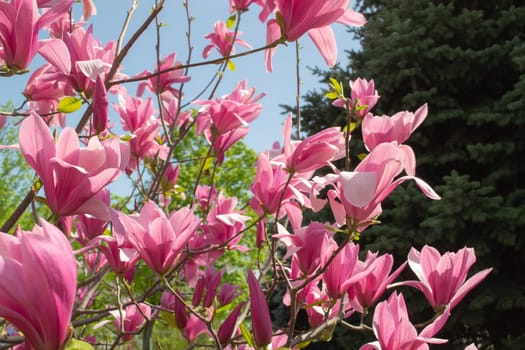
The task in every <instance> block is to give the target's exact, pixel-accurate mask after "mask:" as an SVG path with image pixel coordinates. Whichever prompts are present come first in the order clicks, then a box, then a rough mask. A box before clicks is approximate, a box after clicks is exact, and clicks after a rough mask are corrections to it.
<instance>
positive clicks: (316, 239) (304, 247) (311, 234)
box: [274, 221, 337, 276]
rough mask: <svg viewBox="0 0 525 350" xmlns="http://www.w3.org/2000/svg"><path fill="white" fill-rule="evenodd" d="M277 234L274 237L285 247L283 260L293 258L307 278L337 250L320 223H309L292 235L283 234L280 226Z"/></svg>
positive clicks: (335, 244) (330, 234)
mask: <svg viewBox="0 0 525 350" xmlns="http://www.w3.org/2000/svg"><path fill="white" fill-rule="evenodd" d="M279 232H280V233H279V234H277V235H274V237H275V238H279V239H280V240H281V241H282V242H283V243H284V245H286V256H285V258H289V257H290V256H293V260H294V261H295V262H296V263H297V266H298V267H299V269H300V270H301V272H302V273H303V274H304V275H307V276H308V275H310V274H313V273H314V272H315V271H317V269H319V268H320V267H322V266H324V265H325V264H326V262H327V260H328V258H330V255H331V254H332V252H333V251H334V250H335V249H336V248H337V243H336V242H335V241H334V239H333V237H332V236H333V234H332V233H330V232H329V231H328V230H327V229H326V227H325V225H324V224H322V223H320V222H315V221H314V222H311V223H310V224H309V225H308V226H305V227H301V228H300V229H297V230H295V232H294V234H288V233H284V232H285V230H284V228H282V226H281V227H280V229H279Z"/></svg>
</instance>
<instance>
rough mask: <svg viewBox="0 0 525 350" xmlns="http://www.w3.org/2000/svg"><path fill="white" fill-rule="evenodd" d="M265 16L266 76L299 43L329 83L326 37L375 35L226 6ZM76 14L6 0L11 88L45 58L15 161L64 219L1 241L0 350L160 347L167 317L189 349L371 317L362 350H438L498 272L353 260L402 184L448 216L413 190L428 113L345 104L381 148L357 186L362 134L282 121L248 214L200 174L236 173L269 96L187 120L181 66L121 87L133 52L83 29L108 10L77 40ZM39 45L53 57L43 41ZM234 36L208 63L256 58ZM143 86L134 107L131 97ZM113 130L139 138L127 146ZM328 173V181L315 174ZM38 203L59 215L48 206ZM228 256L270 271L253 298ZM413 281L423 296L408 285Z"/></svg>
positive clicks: (303, 336) (256, 278) (341, 99)
mask: <svg viewBox="0 0 525 350" xmlns="http://www.w3.org/2000/svg"><path fill="white" fill-rule="evenodd" d="M163 3H164V1H161V2H160V3H159V4H158V6H157V7H155V8H154V10H153V12H152V16H151V19H150V21H152V20H153V19H154V18H155V16H156V15H157V14H158V12H160V11H161V10H162V5H163ZM252 3H254V4H256V5H258V6H260V7H261V8H262V11H261V13H260V16H259V19H260V20H261V21H262V22H264V23H266V26H267V46H266V47H264V48H263V49H267V50H268V51H267V56H266V58H267V62H266V67H267V70H271V57H272V55H273V53H274V51H275V48H276V46H277V45H278V44H281V43H284V42H285V41H289V42H293V41H296V40H297V39H299V38H300V37H301V36H303V35H304V34H308V35H309V36H310V38H311V39H312V40H313V41H314V43H315V45H316V46H317V48H318V49H319V51H320V52H321V54H322V56H323V58H324V59H325V60H326V62H327V64H328V65H333V64H334V63H335V60H336V56H337V51H336V45H335V39H334V35H333V32H332V30H331V28H330V25H331V24H332V23H334V22H339V23H343V24H351V25H362V24H364V22H365V20H364V17H363V16H362V15H361V14H358V13H356V12H354V11H352V10H350V9H349V8H348V7H349V5H350V0H333V1H311V2H310V1H309V2H306V1H300V0H255V1H252V0H243V1H241V0H237V1H235V0H231V1H230V9H231V11H232V13H235V14H236V15H237V16H241V15H242V13H243V12H245V11H247V10H248V9H249V7H250V6H251V5H252ZM72 5H73V0H65V1H56V0H51V1H37V0H12V1H10V2H7V1H3V0H0V22H1V23H2V25H1V26H0V59H1V64H2V67H1V73H2V74H3V75H5V76H9V75H12V74H23V73H25V72H26V71H27V69H28V68H29V66H30V63H31V62H32V60H33V58H34V56H35V54H36V53H37V52H38V53H40V55H41V56H43V57H44V58H45V60H46V63H44V64H43V65H42V66H40V67H38V68H37V69H35V70H34V72H33V73H32V74H31V76H30V77H29V80H28V82H27V85H26V88H25V90H24V96H25V98H26V102H27V104H25V108H26V109H25V110H18V111H16V112H15V113H13V114H12V117H13V118H15V117H20V116H23V120H22V121H21V122H20V125H19V144H18V145H17V146H15V147H11V148H17V149H18V150H19V151H20V152H21V154H22V155H23V157H24V158H25V160H26V162H27V164H28V165H29V166H30V167H31V168H33V170H34V171H35V173H36V177H37V180H35V182H34V184H33V186H32V188H31V191H30V193H29V195H28V200H27V201H25V202H24V203H26V204H25V205H26V206H28V205H29V203H31V202H33V203H36V202H40V203H45V206H46V207H47V208H48V209H49V210H50V211H51V213H52V215H51V216H50V217H49V218H48V220H44V219H43V218H38V219H35V221H36V222H35V224H36V225H35V226H34V228H33V229H32V230H31V231H26V230H23V229H17V230H15V232H14V233H12V234H11V233H7V231H9V230H10V229H11V227H12V226H13V224H10V225H7V224H5V225H4V231H6V233H0V275H1V276H2V279H1V280H0V317H1V318H3V319H4V320H5V322H2V323H1V324H0V330H1V331H2V332H1V333H2V334H4V333H5V334H6V336H5V337H2V338H0V344H1V345H2V346H3V343H4V342H5V343H6V344H7V343H10V344H13V347H15V348H17V349H37V350H48V349H49V350H56V349H67V348H68V346H75V345H74V344H75V342H77V343H76V344H78V342H83V345H82V346H83V348H88V349H89V347H90V346H97V345H102V344H104V345H106V346H109V345H110V344H109V343H108V342H107V340H106V339H107V338H108V336H107V334H108V333H107V332H106V333H103V332H104V330H106V329H110V330H111V333H110V334H112V336H113V340H112V343H113V347H115V346H117V345H120V344H126V343H129V342H131V341H133V340H134V338H135V337H136V336H137V335H138V334H142V335H143V337H146V335H145V333H146V332H143V330H144V328H145V327H148V325H149V327H150V328H149V329H150V330H151V329H152V328H151V325H153V324H155V323H163V322H164V321H165V319H166V318H168V319H169V322H167V324H168V325H169V327H172V328H173V329H177V330H178V331H179V333H177V334H179V336H180V338H181V339H183V340H184V341H185V342H186V343H187V344H188V345H189V346H199V345H202V346H207V347H216V348H219V349H253V348H255V349H268V348H282V347H285V348H290V349H292V348H293V349H295V348H300V347H301V345H302V343H303V342H305V341H310V340H313V339H324V338H323V337H321V336H319V334H320V333H322V332H321V330H322V329H325V328H328V327H329V326H330V325H332V324H336V323H339V322H340V321H342V320H344V319H345V318H347V317H349V316H351V315H352V314H356V313H357V314H362V315H363V316H366V315H367V314H368V313H372V310H373V324H372V328H370V327H369V328H370V329H369V330H371V331H373V334H374V335H375V337H376V339H377V340H376V341H374V342H371V343H368V344H365V345H363V346H362V347H361V349H364V350H367V349H381V350H399V349H407V350H408V349H427V348H428V344H440V343H443V342H446V340H445V339H439V338H435V337H434V336H436V335H437V333H438V332H439V331H440V330H441V329H442V328H443V326H444V325H445V323H446V321H447V320H448V318H449V317H450V314H451V312H452V310H453V309H454V308H455V307H456V305H457V304H458V303H459V302H460V301H461V300H462V299H463V297H464V296H465V295H466V294H467V293H468V292H469V291H470V290H471V289H472V288H474V287H475V286H476V285H477V284H479V283H480V282H481V281H482V280H483V279H484V278H485V277H486V276H487V275H488V274H489V272H490V269H485V270H482V271H480V272H478V273H476V274H474V275H473V276H471V277H470V278H468V279H467V275H468V272H469V270H470V268H471V267H472V265H473V264H474V262H475V254H474V251H473V249H471V248H462V249H460V250H459V251H457V252H455V253H453V252H446V253H444V254H440V253H439V252H438V251H437V250H436V249H434V248H432V247H429V246H424V247H422V248H421V249H420V250H417V249H415V248H412V250H411V251H410V252H409V254H408V262H405V263H402V264H400V265H399V266H398V267H397V268H396V269H395V270H394V260H393V257H392V255H390V254H379V253H378V252H371V251H366V252H365V251H363V250H361V248H360V246H359V245H358V244H356V243H354V240H355V239H356V238H358V237H359V235H361V234H365V233H364V231H365V230H366V229H367V228H368V227H369V226H371V225H374V224H375V223H377V219H378V217H380V215H381V212H382V207H381V205H382V202H383V201H384V200H385V198H387V197H388V196H389V195H390V194H391V193H392V191H393V190H394V189H395V188H396V187H397V186H399V185H400V184H402V183H403V182H405V181H407V180H413V181H415V183H416V184H417V186H418V187H419V188H420V189H421V191H422V192H423V193H424V194H425V195H426V196H427V197H429V198H430V199H434V200H438V199H439V195H438V194H437V193H436V192H435V191H434V190H433V189H432V187H431V186H430V185H428V184H427V183H426V182H424V181H423V180H422V179H420V178H418V177H417V176H416V170H415V169H416V158H415V154H414V151H413V150H412V149H411V148H410V146H408V145H406V144H405V142H406V140H407V139H408V138H409V136H410V135H411V134H412V132H413V131H414V130H415V129H416V128H417V127H418V126H419V125H420V124H421V123H422V122H423V121H424V119H425V118H426V116H427V113H428V111H427V106H426V105H423V106H421V107H420V108H419V109H418V110H417V111H415V112H414V113H412V112H406V111H405V112H400V113H397V114H395V115H394V116H391V117H390V116H374V115H373V113H372V108H373V107H374V105H375V103H376V102H377V101H378V99H379V96H378V94H377V92H376V90H375V86H374V83H373V81H370V82H369V81H366V80H364V79H358V80H356V81H354V82H352V83H351V95H350V96H345V95H344V93H343V91H342V89H340V90H337V91H336V92H337V93H336V94H335V97H334V99H335V101H334V104H335V105H336V106H340V107H342V108H345V109H346V111H347V114H348V115H349V118H351V120H349V121H348V125H347V126H349V125H350V122H351V121H354V122H356V123H357V124H359V125H360V127H361V132H362V137H363V140H364V144H365V146H366V149H367V150H368V154H367V155H366V156H365V157H364V158H363V159H362V160H361V161H360V162H359V164H358V165H357V166H355V167H354V168H353V169H352V168H350V164H349V150H348V147H349V144H348V141H349V139H350V137H351V135H350V128H349V127H348V128H344V129H341V128H340V127H331V128H327V129H325V130H322V131H319V132H318V133H316V134H313V135H311V136H309V137H307V138H305V139H304V140H292V138H291V131H292V117H291V116H288V118H287V119H286V120H285V122H284V126H283V140H282V141H283V146H282V147H281V146H280V145H278V144H276V145H275V146H274V148H273V149H272V150H268V151H266V152H263V153H261V154H260V155H259V156H258V158H257V161H256V163H255V165H254V167H255V177H254V179H253V181H252V182H251V185H250V198H249V199H248V201H247V203H242V202H241V201H240V199H239V198H238V197H235V196H231V195H227V194H226V189H221V188H220V187H219V186H217V185H216V184H215V183H214V181H213V176H212V180H211V181H210V183H209V184H204V183H202V182H201V175H202V173H203V169H204V168H205V165H206V163H207V162H208V160H209V159H212V160H213V163H214V167H220V166H222V165H223V164H224V162H225V160H226V158H227V154H226V151H227V150H229V149H230V148H231V147H232V146H233V145H234V144H235V143H237V142H238V141H239V140H241V139H242V137H244V136H245V135H246V134H247V133H248V130H249V129H248V126H249V123H250V122H252V121H253V120H255V119H256V118H258V117H259V115H260V113H261V109H262V105H261V104H260V100H261V99H262V97H263V96H264V94H258V95H256V93H255V88H249V87H248V84H247V82H246V81H241V82H239V83H238V84H237V86H236V87H235V88H234V89H233V91H232V92H230V93H229V94H226V95H224V96H222V97H214V96H211V97H210V98H209V99H206V100H202V99H201V100H195V101H190V104H191V105H192V106H193V108H192V109H187V110H183V107H182V106H183V103H182V101H183V99H184V98H185V97H184V94H183V86H184V84H186V83H188V82H190V76H189V75H188V72H187V71H186V70H183V69H182V68H181V66H182V64H181V63H180V62H179V61H177V59H176V54H175V53H171V54H169V55H168V56H166V57H164V58H163V59H161V58H160V57H158V64H157V66H156V67H155V68H154V69H153V70H152V71H150V70H145V71H143V72H141V73H138V74H134V75H133V76H131V78H130V77H128V75H126V74H124V73H123V72H122V70H123V67H122V66H121V62H122V55H123V52H124V53H125V51H123V50H121V49H120V48H119V47H120V45H118V44H117V43H114V42H110V43H108V44H106V45H105V46H103V45H102V44H101V43H100V42H99V41H98V40H97V39H95V38H94V35H93V29H92V27H91V26H88V27H87V28H86V23H84V21H86V20H87V19H88V18H89V17H90V16H91V15H92V14H95V13H96V10H95V7H94V4H93V3H92V2H91V1H83V9H84V12H83V19H82V21H79V22H74V21H73V20H72V18H71V16H72V12H71V11H70V9H71V6H72ZM270 17H272V18H270ZM146 27H147V26H146ZM42 30H47V31H48V32H49V38H48V39H42V38H41V37H42ZM141 33H142V32H140V31H138V32H137V35H140V34H141ZM238 34H239V32H238V31H235V32H230V31H229V29H228V28H227V26H226V25H225V23H224V22H217V23H216V25H215V31H214V32H213V33H211V34H208V35H207V36H206V38H207V39H209V40H210V42H211V44H210V45H209V46H207V47H205V48H204V50H203V56H204V57H205V58H206V57H208V55H209V54H210V53H211V50H212V49H213V48H216V49H217V51H218V52H219V54H220V55H221V56H222V58H223V59H224V58H225V57H228V56H231V55H232V54H235V51H234V47H233V45H234V44H239V45H242V46H245V47H246V48H249V47H250V46H249V45H248V44H247V43H245V42H244V41H242V40H240V39H239V38H238V37H237V36H238ZM130 45H133V42H130ZM229 59H230V58H228V59H225V61H224V62H223V63H224V65H223V67H222V68H226V66H227V64H228V60H229ZM216 62H217V61H216V60H214V61H211V63H216ZM223 73H224V70H223ZM136 81H139V84H138V86H137V91H136V94H134V95H133V94H130V93H129V92H128V90H127V89H126V88H125V87H124V84H125V83H127V82H136ZM108 94H115V95H117V96H116V99H117V100H118V103H114V104H113V108H114V110H115V112H116V113H117V114H118V116H119V117H120V118H119V120H120V123H117V124H118V125H117V126H118V127H115V125H113V124H112V122H111V118H110V112H109V97H108ZM145 94H147V96H144V95H145ZM82 102H84V103H85V104H86V105H88V107H87V108H86V110H85V112H84V116H83V117H82V118H81V119H80V121H79V122H78V125H77V127H76V128H75V129H74V128H72V127H69V126H67V123H66V114H67V113H70V112H72V109H78V108H80V107H81V105H82ZM71 105H73V106H76V107H71ZM155 106H157V107H155ZM67 118H68V119H69V118H70V117H69V116H68V117H67ZM52 128H54V132H52V131H51V129H52ZM119 128H120V129H122V130H124V132H126V133H127V134H126V135H122V136H118V134H117V131H116V130H118V129H119ZM192 130H193V131H194V132H195V133H194V134H195V135H196V136H195V137H197V138H199V137H202V139H203V140H205V142H206V143H207V145H208V151H207V155H206V157H205V158H204V159H197V161H198V162H200V163H199V164H201V166H200V173H199V174H198V176H197V177H196V178H195V183H194V187H193V189H192V190H191V191H190V192H188V193H186V194H185V195H184V196H182V195H179V196H177V193H178V192H177V191H178V187H177V184H178V181H179V172H180V169H181V166H182V163H183V162H182V160H180V159H177V158H175V156H174V154H175V150H176V149H177V147H179V146H180V145H182V144H183V143H182V140H183V139H184V138H186V137H189V136H188V135H190V131H192ZM187 152H188V154H190V151H189V150H188V151H187ZM342 159H345V160H346V162H345V163H346V165H345V167H344V169H343V170H340V169H338V168H337V167H336V165H335V163H336V162H337V161H339V160H342ZM321 168H324V169H325V170H326V169H330V170H331V172H330V173H328V174H326V175H323V176H316V174H317V173H318V172H317V171H318V170H320V169H321ZM325 173H326V172H325ZM123 174H127V175H128V176H130V178H133V176H135V178H134V179H136V182H135V183H134V184H133V186H132V187H133V190H134V191H137V193H138V194H131V195H130V197H129V199H128V203H124V204H122V203H119V204H115V202H114V201H113V202H112V200H111V194H110V192H109V189H108V185H109V184H111V183H112V182H114V181H115V180H117V179H118V178H119V177H120V176H121V175H123ZM41 187H43V193H44V196H45V198H40V197H37V195H38V191H39V190H40V188H41ZM246 192H248V191H247V190H246ZM321 194H322V195H321ZM129 203H132V204H129ZM126 204H129V205H126ZM23 205H24V204H23V203H22V204H21V208H22V209H25V208H24V207H23ZM35 206H36V204H35ZM323 208H327V209H328V210H329V211H330V212H331V213H332V217H333V220H332V221H331V222H317V221H310V222H309V221H308V220H306V219H305V217H303V213H304V212H305V211H306V210H311V211H313V212H317V211H319V210H321V209H323ZM22 211H23V210H22ZM35 214H37V213H36V212H35ZM15 221H16V218H15ZM6 225H7V226H6ZM336 235H341V236H342V237H343V239H342V240H336ZM250 236H251V237H254V239H253V240H251V239H250ZM250 242H252V243H250ZM338 242H339V243H338ZM233 252H240V253H244V254H247V253H253V252H256V253H255V254H253V255H258V257H257V258H254V260H255V261H256V262H257V270H256V269H255V267H253V270H254V271H252V270H248V271H247V272H245V271H243V272H242V273H241V274H242V277H243V278H244V281H243V282H238V281H237V282H236V283H232V282H233V279H232V278H231V276H230V278H228V277H229V275H230V274H232V271H231V270H230V271H229V269H228V268H225V267H224V266H225V264H224V263H223V262H221V259H228V257H229V256H230V255H232V254H233ZM284 252H285V253H284ZM360 256H362V257H363V258H362V259H360ZM242 260H243V259H242V258H240V259H238V260H237V262H238V263H239V266H238V267H237V269H241V268H242V266H243V265H241V264H242V263H243V262H242ZM230 261H231V259H230ZM244 265H245V264H244ZM406 265H408V266H409V267H410V268H411V269H412V271H413V272H414V274H415V275H416V277H417V279H418V280H417V281H416V280H414V281H401V282H397V283H394V280H395V279H396V278H397V277H398V276H399V274H400V273H401V272H402V271H403V269H404V268H405V267H406ZM254 266H256V265H254ZM255 270H256V271H255ZM265 286H267V287H268V288H263V287H265ZM398 286H410V287H413V288H416V289H418V290H420V291H421V292H422V293H423V294H424V296H425V298H426V299H427V300H428V302H429V305H430V306H431V308H432V309H433V310H434V311H435V317H434V318H433V319H432V321H431V322H429V323H428V325H427V326H426V327H425V328H424V329H422V330H421V331H418V330H417V329H416V327H415V326H414V325H413V324H412V323H411V321H410V319H409V315H408V311H407V307H406V304H405V300H404V297H403V295H402V294H400V293H398V292H397V291H394V292H390V290H391V289H392V288H396V287H398ZM35 287H36V288H35ZM270 287H271V288H270ZM276 287H277V288H281V289H283V290H285V296H284V299H283V303H284V305H286V306H287V307H288V308H289V310H290V318H289V320H288V322H287V326H286V327H285V328H284V329H274V327H273V326H272V322H271V318H270V313H269V308H268V303H267V298H268V296H269V293H271V292H272V290H274V289H275V288H276ZM388 293H390V294H389V296H388V295H387V294H388ZM248 299H249V300H248ZM301 309H303V310H305V312H306V314H307V316H308V322H309V325H310V329H309V330H308V331H304V332H302V333H300V332H298V331H297V329H296V327H295V322H296V319H297V315H298V314H299V311H300V310H301ZM249 319H251V322H246V320H249ZM245 323H246V324H248V325H251V328H250V327H247V326H245ZM166 327H168V326H166ZM356 327H361V328H362V329H366V327H365V325H363V324H361V325H359V326H356ZM249 328H250V329H251V331H250V330H249ZM102 335H103V336H102ZM330 335H331V334H330ZM325 337H326V335H325ZM72 344H73V345H72ZM89 344H92V345H89ZM473 348H475V346H474V345H472V346H469V349H473Z"/></svg>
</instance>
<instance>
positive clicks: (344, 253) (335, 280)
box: [323, 243, 371, 299]
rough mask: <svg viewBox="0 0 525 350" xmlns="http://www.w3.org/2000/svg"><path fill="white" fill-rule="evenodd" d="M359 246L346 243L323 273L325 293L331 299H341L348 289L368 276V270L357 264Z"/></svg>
mask: <svg viewBox="0 0 525 350" xmlns="http://www.w3.org/2000/svg"><path fill="white" fill-rule="evenodd" d="M358 258H359V245H357V244H353V243H348V244H346V245H345V246H344V247H343V249H342V250H341V251H340V252H339V253H338V254H337V256H336V257H335V258H334V259H333V260H332V262H331V263H330V265H329V266H328V268H327V269H326V271H325V272H324V273H323V281H324V283H325V286H326V292H327V294H328V296H329V297H330V298H332V299H339V298H341V297H342V296H343V295H344V294H345V293H346V291H347V290H348V288H350V287H351V286H352V285H353V284H355V283H357V282H358V281H360V280H361V279H363V278H366V276H367V275H368V274H370V272H371V270H370V268H366V267H365V266H362V265H360V264H358V263H357V262H358Z"/></svg>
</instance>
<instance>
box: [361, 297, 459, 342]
mask: <svg viewBox="0 0 525 350" xmlns="http://www.w3.org/2000/svg"><path fill="white" fill-rule="evenodd" d="M449 316H450V310H449V309H446V310H445V311H444V312H443V313H442V314H441V315H440V316H439V317H437V318H436V319H435V320H434V322H432V323H431V324H430V325H428V326H426V327H425V328H424V329H423V330H422V331H421V333H419V334H418V333H417V330H416V328H415V327H414V325H412V323H411V322H410V320H409V318H408V312H407V307H406V304H405V299H404V298H403V295H402V294H399V295H398V294H397V293H393V294H392V295H391V296H390V297H389V298H388V300H386V301H383V302H381V303H379V304H378V305H377V307H376V309H375V312H374V320H373V328H374V334H375V336H376V337H377V339H378V341H375V342H372V343H368V344H365V345H363V346H362V347H361V348H360V350H428V349H429V347H428V344H443V343H446V342H447V340H446V339H439V338H432V337H433V336H434V335H435V334H436V333H437V332H439V331H440V330H441V328H443V326H444V325H445V322H446V321H447V320H448V318H449Z"/></svg>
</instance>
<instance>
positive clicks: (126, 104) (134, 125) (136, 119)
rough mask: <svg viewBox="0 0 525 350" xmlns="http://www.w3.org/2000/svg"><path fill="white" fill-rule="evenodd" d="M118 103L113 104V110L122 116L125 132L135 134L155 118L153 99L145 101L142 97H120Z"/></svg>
mask: <svg viewBox="0 0 525 350" xmlns="http://www.w3.org/2000/svg"><path fill="white" fill-rule="evenodd" d="M118 101H119V104H118V105H116V104H113V108H114V109H115V111H116V112H117V113H118V114H119V115H120V121H121V122H122V128H123V129H124V130H127V131H131V132H135V131H136V130H137V129H140V128H142V127H143V126H145V125H146V124H147V123H148V121H150V120H152V119H153V118H154V116H155V108H154V107H153V102H152V100H151V98H148V99H146V100H143V99H141V98H140V97H135V96H123V95H119V96H118Z"/></svg>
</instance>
